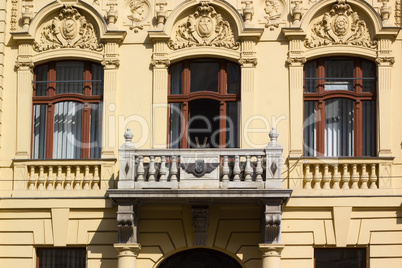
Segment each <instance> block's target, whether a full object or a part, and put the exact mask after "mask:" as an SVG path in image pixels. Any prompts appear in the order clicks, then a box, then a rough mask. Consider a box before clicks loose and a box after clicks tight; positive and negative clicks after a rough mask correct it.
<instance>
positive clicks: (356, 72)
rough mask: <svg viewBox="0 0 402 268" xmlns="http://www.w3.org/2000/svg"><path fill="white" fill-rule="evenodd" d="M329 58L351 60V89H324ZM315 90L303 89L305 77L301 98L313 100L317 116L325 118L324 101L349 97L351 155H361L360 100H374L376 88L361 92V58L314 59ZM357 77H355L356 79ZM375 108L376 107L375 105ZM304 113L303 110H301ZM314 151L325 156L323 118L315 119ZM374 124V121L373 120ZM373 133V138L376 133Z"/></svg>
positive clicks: (361, 115)
mask: <svg viewBox="0 0 402 268" xmlns="http://www.w3.org/2000/svg"><path fill="white" fill-rule="evenodd" d="M331 59H345V60H353V62H354V66H353V78H354V80H353V91H349V90H328V91H325V79H328V78H326V77H325V61H326V60H331ZM313 61H316V63H317V65H316V78H317V80H316V92H315V93H306V90H305V79H303V99H304V102H306V101H314V102H315V103H316V111H317V117H321V118H325V101H327V100H331V99H349V100H352V101H353V110H354V111H353V112H354V113H353V115H354V116H353V117H354V118H353V119H354V120H353V129H354V137H353V144H354V148H353V156H351V157H361V156H362V150H363V148H362V118H363V113H362V101H375V100H376V90H377V86H376V87H375V89H374V92H363V90H362V86H363V80H362V79H359V78H363V71H362V59H361V58H348V57H330V58H319V59H316V60H313ZM305 77H306V76H305V70H304V71H303V78H305ZM356 78H357V79H356ZM375 84H376V85H377V74H376V75H375ZM375 109H376V107H375ZM303 114H304V112H303ZM316 124H317V125H316V129H317V133H316V137H317V140H316V151H317V156H319V157H323V156H325V134H324V130H325V120H318V121H316ZM374 125H375V126H376V122H374ZM373 134H374V139H375V136H376V133H373ZM303 140H304V139H303Z"/></svg>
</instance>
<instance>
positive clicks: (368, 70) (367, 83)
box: [362, 60, 376, 93]
mask: <svg viewBox="0 0 402 268" xmlns="http://www.w3.org/2000/svg"><path fill="white" fill-rule="evenodd" d="M362 70H363V78H364V79H363V92H373V93H375V88H376V79H375V78H376V65H375V64H374V62H372V61H367V60H362Z"/></svg>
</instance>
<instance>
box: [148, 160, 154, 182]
mask: <svg viewBox="0 0 402 268" xmlns="http://www.w3.org/2000/svg"><path fill="white" fill-rule="evenodd" d="M155 172H156V169H155V157H154V156H150V157H149V168H148V181H155Z"/></svg>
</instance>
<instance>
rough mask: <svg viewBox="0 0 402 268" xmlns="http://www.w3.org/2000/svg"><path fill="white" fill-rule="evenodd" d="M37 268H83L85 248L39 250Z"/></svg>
mask: <svg viewBox="0 0 402 268" xmlns="http://www.w3.org/2000/svg"><path fill="white" fill-rule="evenodd" d="M37 257H38V262H39V263H38V264H37V267H39V268H85V263H86V250H85V248H40V249H38V250H37Z"/></svg>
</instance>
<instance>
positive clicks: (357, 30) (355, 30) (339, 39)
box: [304, 0, 377, 48]
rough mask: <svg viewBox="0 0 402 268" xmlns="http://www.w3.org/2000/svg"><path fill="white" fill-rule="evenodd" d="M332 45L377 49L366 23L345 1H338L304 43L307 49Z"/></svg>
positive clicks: (314, 27)
mask: <svg viewBox="0 0 402 268" xmlns="http://www.w3.org/2000/svg"><path fill="white" fill-rule="evenodd" d="M333 44H351V45H357V46H363V47H368V48H376V47H377V41H375V40H372V39H371V37H370V33H369V31H368V27H367V25H366V22H365V21H363V20H361V19H360V18H359V15H358V14H357V12H354V11H353V10H352V8H351V6H350V5H348V4H346V0H338V3H337V4H335V5H333V6H332V9H331V10H330V11H329V12H326V13H325V14H324V17H323V18H322V20H321V21H319V22H317V23H315V24H314V25H313V27H312V29H311V36H310V39H308V40H306V41H305V43H304V45H305V46H306V47H308V48H314V47H319V46H326V45H333Z"/></svg>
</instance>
